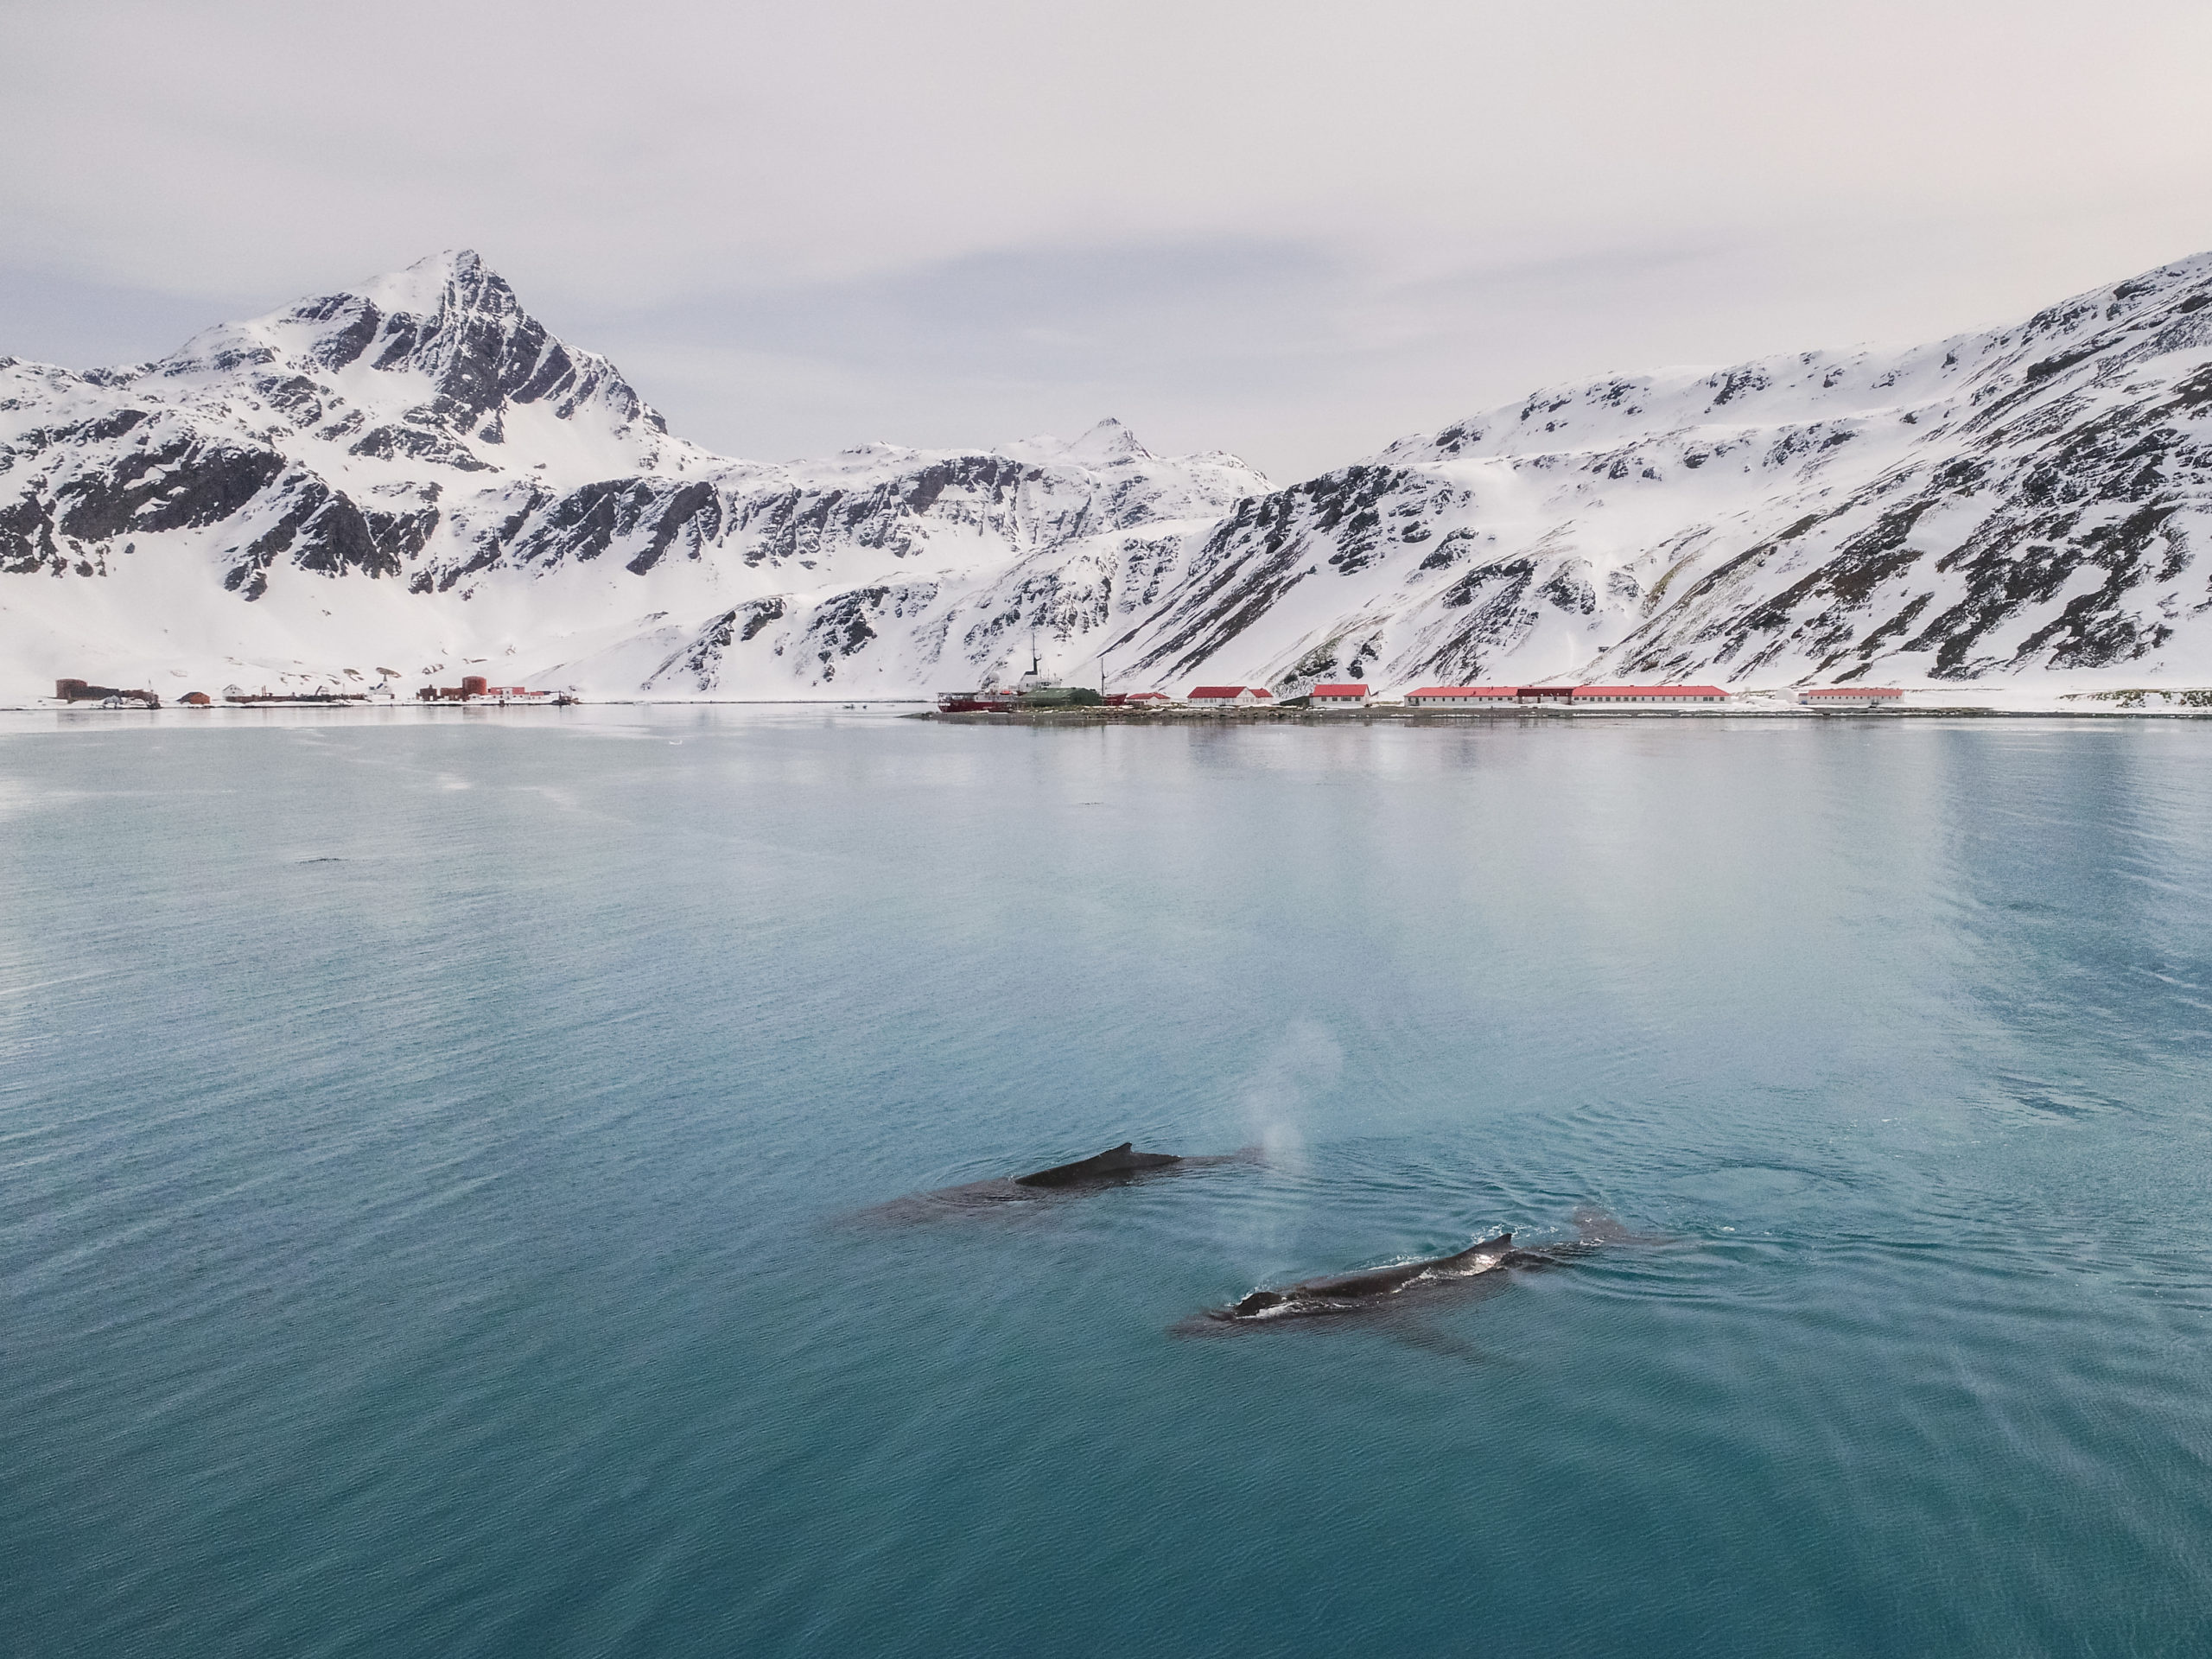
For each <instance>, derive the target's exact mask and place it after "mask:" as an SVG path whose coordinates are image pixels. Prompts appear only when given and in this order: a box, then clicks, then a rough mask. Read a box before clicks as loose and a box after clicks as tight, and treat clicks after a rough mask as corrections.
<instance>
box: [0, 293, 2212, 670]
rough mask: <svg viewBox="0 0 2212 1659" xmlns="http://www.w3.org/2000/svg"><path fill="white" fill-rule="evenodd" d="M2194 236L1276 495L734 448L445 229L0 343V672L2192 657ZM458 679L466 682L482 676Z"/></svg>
mask: <svg viewBox="0 0 2212 1659" xmlns="http://www.w3.org/2000/svg"><path fill="white" fill-rule="evenodd" d="M2208 439H2212V255H2206V256H2199V257H2196V258H2192V259H2190V260H2185V261H2183V262H2180V263H2178V264H2172V265H2169V266H2165V267H2164V268H2162V269H2160V270H2156V271H2152V272H2151V273H2149V274H2147V275H2145V276H2143V277H2137V278H2135V279H2133V280H2132V281H2129V282H2125V283H2120V284H2118V285H2117V286H2115V287H2113V288H2110V289H2101V290H2098V291H2097V292H2094V293H2092V294H2088V295H2084V296H2080V297H2078V298H2076V299H2074V300H2071V301H2069V302H2065V303H2063V304H2062V305H2058V306H2056V307H2053V308H2050V310H2047V311H2044V312H2042V313H2039V314H2038V315H2036V316H2035V317H2033V318H2031V319H2030V320H2028V321H2026V322H2024V323H2022V324H2019V325H2018V326H2016V327H2009V328H2004V329H1999V330H1995V331H1993V332H1990V333H1986V334H1973V335H1962V336H1960V337H1958V338H1956V339H1954V340H1947V341H1944V342H1942V343H1940V344H1938V345H1935V346H1924V347H1920V348H1917V349H1914V350H1910V351H1905V352H1902V353H1866V352H1853V353H1804V354H1802V355H1796V356H1789V357H1782V358H1773V359H1763V360H1760V361H1757V362H1753V363H1749V364H1745V365H1738V366H1737V367H1734V368H1731V369H1726V370H1723V371H1719V372H1713V373H1704V372H1682V373H1675V374H1664V375H1656V376H1638V377H1630V378H1618V379H1609V380H1605V381H1601V382H1597V383H1593V384H1591V385H1580V386H1572V387H1565V388H1561V389H1558V390H1556V391H1547V392H1541V393H1538V394H1536V395H1535V396H1534V397H1529V399H1527V400H1525V401H1524V402H1522V403H1519V404H1514V405H1510V406H1509V407H1507V408H1505V409H1502V410H1495V411H1492V412H1491V413H1490V414H1488V415H1485V416H1478V417H1477V418H1475V419H1472V420H1468V421H1463V422H1460V423H1457V424H1455V425H1453V426H1451V427H1448V428H1446V429H1444V430H1443V431H1441V432H1439V433H1436V434H1434V435H1431V436H1426V437H1419V438H1408V439H1405V440H1402V441H1401V442H1397V443H1395V444H1393V445H1391V446H1390V447H1389V448H1387V449H1385V450H1383V452H1382V453H1381V454H1378V455H1376V456H1374V457H1372V458H1371V459H1370V460H1368V461H1363V462H1360V463H1358V464H1357V465H1355V466H1351V467H1346V468H1344V469H1343V470H1341V471H1338V472H1334V473H1330V474H1325V475H1323V476H1321V477H1319V478H1316V479H1312V480H1306V481H1305V482H1303V483H1300V484H1296V485H1294V486H1291V487H1289V488H1287V489H1283V490H1273V489H1271V488H1270V487H1269V486H1268V483H1267V480H1264V479H1263V478H1262V477H1261V476H1260V475H1259V474H1257V473H1255V471H1253V470H1252V469H1251V468H1250V467H1247V466H1245V465H1244V464H1243V463H1242V462H1241V461H1237V460H1236V459H1235V458H1234V457H1233V456H1230V455H1225V454H1208V455H1198V456H1186V457H1181V458H1165V457H1159V456H1154V455H1153V454H1149V453H1148V452H1147V451H1146V450H1145V449H1144V448H1143V447H1142V446H1141V445H1140V444H1139V443H1138V442H1137V441H1136V439H1135V436H1134V435H1132V434H1130V433H1129V432H1128V430H1127V429H1125V428H1122V427H1121V426H1119V425H1118V424H1116V423H1113V422H1110V421H1109V422H1105V423H1101V424H1100V425H1099V426H1098V427H1096V428H1095V429H1093V430H1092V431H1090V433H1088V434H1086V435H1084V436H1083V437H1082V438H1080V439H1077V441H1075V442H1071V443H1064V442H1059V441H1058V440H1054V439H1049V438H1037V439H1032V440H1029V441H1027V442H1021V443H1014V444H1009V445H1006V446H1004V447H1002V448H998V449H995V450H991V451H981V452H926V451H919V450H912V449H906V448H897V447H895V446H891V445H872V446H868V447H866V448H859V449H854V450H849V451H848V452H846V453H844V454H840V455H837V456H834V457H832V458H830V459H829V460H827V461H815V462H804V463H791V464H781V465H764V464H757V463H752V462H745V461H730V460H726V459H723V458H721V457H718V456H715V455H712V454H708V453H706V452H705V451H703V450H701V449H699V448H696V446H694V445H691V444H690V443H687V442H683V440H681V439H679V438H677V437H674V436H672V435H671V434H670V433H669V432H668V430H667V428H666V426H665V423H664V422H663V421H662V419H661V417H660V416H659V415H658V414H657V413H656V412H655V411H654V410H652V407H651V406H650V405H648V404H645V402H644V400H643V399H642V398H640V397H639V396H638V394H637V393H636V391H633V390H632V388H631V387H630V385H628V384H627V383H626V381H625V380H624V379H623V378H622V377H621V375H620V373H619V372H617V371H616V370H615V368H614V366H613V365H612V364H610V363H608V362H607V360H606V359H603V358H600V357H596V356H594V355H593V354H591V353H587V352H582V351H578V350H576V349H575V348H573V347H570V346H565V345H563V343H562V342H561V341H559V340H556V339H554V338H553V337H552V336H551V335H550V334H548V333H547V332H546V331H545V329H544V328H543V327H542V326H541V325H540V324H538V323H537V321H535V320H533V319H532V318H531V316H529V315H528V314H527V313H525V312H524V310H523V309H522V308H521V307H520V305H519V304H518V302H517V301H516V299H515V296H514V294H513V292H512V289H509V287H508V286H507V284H506V283H505V282H504V281H502V280H501V279H500V278H499V277H498V276H497V275H495V274H494V273H493V272H492V271H490V270H487V269H486V267H485V266H484V265H483V264H482V263H481V262H480V260H479V259H478V258H477V257H475V256H474V254H470V253H457V254H447V255H442V256H440V257H435V258H432V259H428V260H424V261H423V262H422V263H421V264H416V265H415V266H412V267H410V269H409V270H405V271H404V272H400V273H398V274H397V275H395V276H391V277H384V278H381V279H379V280H378V281H376V282H373V283H368V284H366V285H365V286H364V287H362V288H361V289H358V290H355V291H351V292H346V293H341V294H335V295H332V296H327V297H324V298H321V299H315V300H310V301H308V302H304V303H302V304H301V305H298V306H296V307H294V308H291V309H290V310H289V311H286V312H283V313H281V314H279V315H272V316H269V317H264V318H262V319H259V320H258V321H253V322H248V323H238V324H229V325H225V326H223V327H218V328H214V329H211V330H209V331H207V333H205V334H200V335H199V336H198V337H196V338H195V339H194V340H190V341H188V343H187V344H186V345H185V346H183V347H182V348H181V350H180V351H178V352H177V353H175V354H174V355H173V356H171V357H168V358H166V359H162V360H161V361H158V362H155V363H149V364H144V365H137V366H135V367H131V368H127V369H118V370H104V371H95V372H89V373H82V374H79V373H72V372H68V371H66V370H61V369H57V368H51V367H46V366H41V365H32V364H26V363H21V362H16V361H15V360H13V359H0V698H5V699H7V700H10V701H16V700H21V699H23V698H27V697H29V696H36V695H38V694H39V693H40V692H41V691H43V690H50V689H51V687H50V684H49V682H50V681H51V680H52V679H53V678H54V677H56V676H59V675H63V674H73V675H80V676H82V677H86V678H90V679H97V680H109V681H114V680H120V681H123V682H125V683H132V684H143V683H149V684H152V685H153V686H154V687H155V689H156V690H178V689H182V687H183V683H184V682H185V681H187V680H189V681H192V682H194V683H195V684H198V685H200V686H202V687H203V688H204V689H208V690H215V689H219V686H220V685H221V684H222V683H227V682H230V681H238V682H243V683H250V684H262V683H270V684H278V683H290V684H301V683H308V682H321V681H347V682H350V681H352V680H354V679H358V680H364V681H365V680H372V679H376V678H379V677H394V678H396V679H397V681H399V682H400V683H404V684H405V685H408V686H411V685H412V684H414V683H419V682H420V681H421V680H422V679H423V678H425V677H429V676H431V675H442V676H443V677H447V678H448V679H450V678H452V677H454V676H456V675H458V674H460V673H461V672H463V671H481V672H486V673H487V674H489V675H490V677H493V679H494V680H495V681H499V682H502V683H505V682H510V681H521V682H524V683H533V684H554V685H573V686H575V687H577V688H579V689H582V690H586V691H588V692H594V693H598V694H601V695H640V694H642V695H647V696H794V697H804V696H831V697H836V698H839V699H849V698H852V697H855V696H894V695H902V694H903V695H914V694H916V693H918V692H922V691H925V690H930V689H931V688H935V687H945V686H953V685H962V684H969V683H976V681H978V680H980V679H982V678H985V677H988V676H990V675H992V674H994V673H996V672H1001V671H1006V670H1007V669H1008V668H1011V667H1017V666H1026V658H1027V652H1028V650H1029V648H1030V641H1031V639H1032V637H1033V636H1034V637H1035V639H1037V642H1038V645H1039V649H1040V650H1041V651H1042V652H1043V653H1044V655H1045V657H1046V662H1047V664H1048V665H1050V666H1056V667H1058V668H1059V669H1060V670H1061V671H1064V672H1066V673H1069V674H1071V675H1081V676H1083V677H1089V676H1090V675H1091V674H1093V673H1095V672H1096V668H1097V664H1098V660H1099V655H1100V653H1101V652H1102V651H1103V652H1106V653H1107V660H1108V663H1109V666H1110V667H1111V669H1112V670H1113V671H1114V674H1115V677H1116V683H1117V684H1124V685H1128V686H1131V687H1135V686H1141V685H1159V686H1162V687H1165V688H1166V689H1171V690H1182V689H1185V688H1186V687H1187V685H1188V684H1189V683H1191V682H1192V680H1195V679H1200V678H1205V679H1228V680H1236V681H1249V682H1251V683H1268V684H1271V685H1274V686H1275V687H1276V688H1278V689H1279V690H1298V689H1300V688H1302V686H1303V685H1304V684H1305V683H1310V682H1311V681H1312V680H1313V679H1316V678H1335V677H1353V678H1365V679H1370V680H1373V681H1376V682H1379V683H1383V684H1386V685H1387V684H1405V683H1414V682H1416V681H1423V680H1454V681H1473V680H1504V679H1519V680H1526V679H1536V678H1566V677H1574V678H1580V679H1590V678H1601V677H1614V678H1631V677H1633V678H1642V677H1658V676H1665V677H1700V678H1706V677H1711V678H1717V679H1720V680H1723V681H1726V682H1730V683H1737V684H1739V685H1781V684H1786V683H1796V682H1799V681H1804V680H1815V681H1820V682H1830V681H1839V680H1848V679H1852V678H1858V677H1867V676H1872V677H1878V678H1879V679H1882V680H1884V681H1901V682H1904V683H1930V682H1935V683H1941V682H1948V681H1958V680H1969V679H1985V680H1988V679H1999V680H2012V681H2018V680H2022V679H2026V680H2031V681H2035V682H2039V683H2051V682H2054V681H2063V682H2068V683H2073V682H2082V683H2097V682H2103V681H2110V682H2113V683H2122V682H2125V683H2157V682H2159V681H2162V680H2174V679H2189V680H2194V681H2196V682H2199V683H2212V615H2209V614H2208V613H2212V565H2208V566H2206V567H2202V568H2200V567H2197V566H2196V564H2195V558H2196V554H2197V552H2198V551H2199V550H2200V546H2201V543H2202V537H2203V536H2204V534H2205V531H2206V528H2207V515H2208V512H2212V488H2209V487H2208V486H2209V485H2212V443H2208ZM471 665H474V666H471Z"/></svg>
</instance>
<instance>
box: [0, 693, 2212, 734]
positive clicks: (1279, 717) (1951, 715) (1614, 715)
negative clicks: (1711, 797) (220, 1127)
mask: <svg viewBox="0 0 2212 1659" xmlns="http://www.w3.org/2000/svg"><path fill="white" fill-rule="evenodd" d="M2150 695H2152V696H2165V697H2167V698H2169V699H2171V698H2172V697H2173V696H2174V695H2175V694H2159V693H2152V694H2150ZM2075 696H2079V697H2080V698H2081V699H2082V701H2083V702H2088V701H2089V699H2090V698H2091V697H2093V696H2094V698H2095V699H2096V702H2095V705H2094V706H2091V707H2075V708H2055V707H2052V706H2050V704H2049V703H2048V702H2046V703H2044V704H2043V705H2042V706H2040V707H2035V708H2025V709H2007V708H2005V707H2002V706H2001V705H1999V704H1998V703H1995V702H1944V703H1929V704H1924V705H1923V706H1921V707H1918V708H1911V707H1906V708H1897V707H1891V708H1886V709H1817V708H1806V707H1804V706H1802V705H1801V704H1797V703H1794V702H1793V703H1787V704H1782V703H1765V704H1762V703H1751V704H1746V705H1739V706H1737V707H1734V708H1719V709H1716V708H1712V707H1678V708H1639V709H1620V708H1611V709H1567V708H1561V707H1558V706H1555V705H1523V706H1520V707H1513V708H1506V709H1495V708H1492V709H1434V708H1422V709H1410V708H1405V707H1400V706H1393V705H1384V706H1381V707H1370V708H1366V709H1280V708H1276V709H1268V708H1256V709H1255V708H1243V709H1157V708H1154V709H1116V708H1100V707H1096V706H1090V707H1079V708H1071V709H1020V710H1004V711H997V710H994V711H989V712H982V711H977V712H973V713H963V714H945V713H943V712H941V711H939V710H938V709H935V708H933V707H931V706H930V705H931V702H933V699H930V698H926V697H871V698H868V699H866V700H864V701H863V700H859V699H855V701H853V702H829V701H826V700H824V699H822V698H818V697H682V698H657V697H588V698H580V699H578V700H577V701H575V702H572V703H569V704H567V705H564V706H562V707H560V708H558V709H556V707H555V705H552V704H550V703H549V704H532V703H504V704H503V703H499V702H492V701H486V702H416V701H415V700H414V699H411V698H410V699H407V700H404V701H398V702H378V703H307V702H301V703H278V702H267V703H255V704H251V705H226V704H220V703H218V704H215V705H213V706H212V707H204V708H203V707H195V706H193V705H188V704H182V703H173V704H166V705H164V706H163V707H162V708H160V709H146V708H114V709H109V708H102V707H100V706H99V705H98V704H94V703H88V702H79V703H75V704H68V703H58V702H53V701H51V700H46V701H41V702H28V703H6V704H0V715H71V716H74V717H79V718H84V717H94V716H102V715H138V716H142V717H143V716H149V715H183V716H189V717H190V718H192V719H194V720H207V719H215V718H221V717H229V718H232V719H236V718H237V717H238V716H240V715H251V716H253V717H255V718H257V719H265V718H266V717H267V716H269V715H302V714H311V715H317V716H319V717H322V718H332V717H339V718H344V717H359V716H362V715H374V716H377V717H379V718H388V717H390V716H391V715H395V714H398V713H402V712H404V713H408V714H410V715H415V716H416V717H418V718H423V717H427V718H433V719H435V718H445V717H450V716H453V715H461V716H465V717H474V718H479V719H481V718H483V717H485V716H486V715H493V714H498V715H511V714H515V713H518V712H523V711H529V712H530V713H531V714H532V715H535V714H536V713H537V711H538V710H539V709H544V710H547V711H549V712H551V713H555V714H566V713H571V712H573V711H575V710H576V709H811V710H815V711H817V712H819V713H822V714H833V715H834V714H855V713H874V712H877V711H880V712H881V713H882V714H883V715H885V716H886V717H887V718H893V719H899V720H921V721H938V722H940V723H942V724H944V725H967V726H1210V725H1211V726H1300V727H1315V726H1324V727H1325V726H1351V725H1360V726H1372V725H1376V724H1382V725H1389V726H1468V725H1483V724H1504V723H1508V722H1525V721H1570V722H1571V721H1586V720H1610V721H1619V720H1647V721H1648V720H1708V721H1709V720H1758V721H1770V720H1859V721H1865V720H2088V721H2097V720H2206V719H2212V708H2209V707H2205V706H2202V705H2193V704H2190V703H2183V702H2178V701H2173V700H2168V701H2165V702H2162V703H2160V704H2155V705H2154V704H2150V703H2148V702H2145V701H2144V700H2140V699H2138V700H2134V701H2121V700H2120V699H2118V698H2114V697H2113V696H2111V694H2108V693H2107V694H2095V693H2091V694H2079V693H2077V694H2075ZM2071 700H2072V699H2070V698H2069V701H2071Z"/></svg>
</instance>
